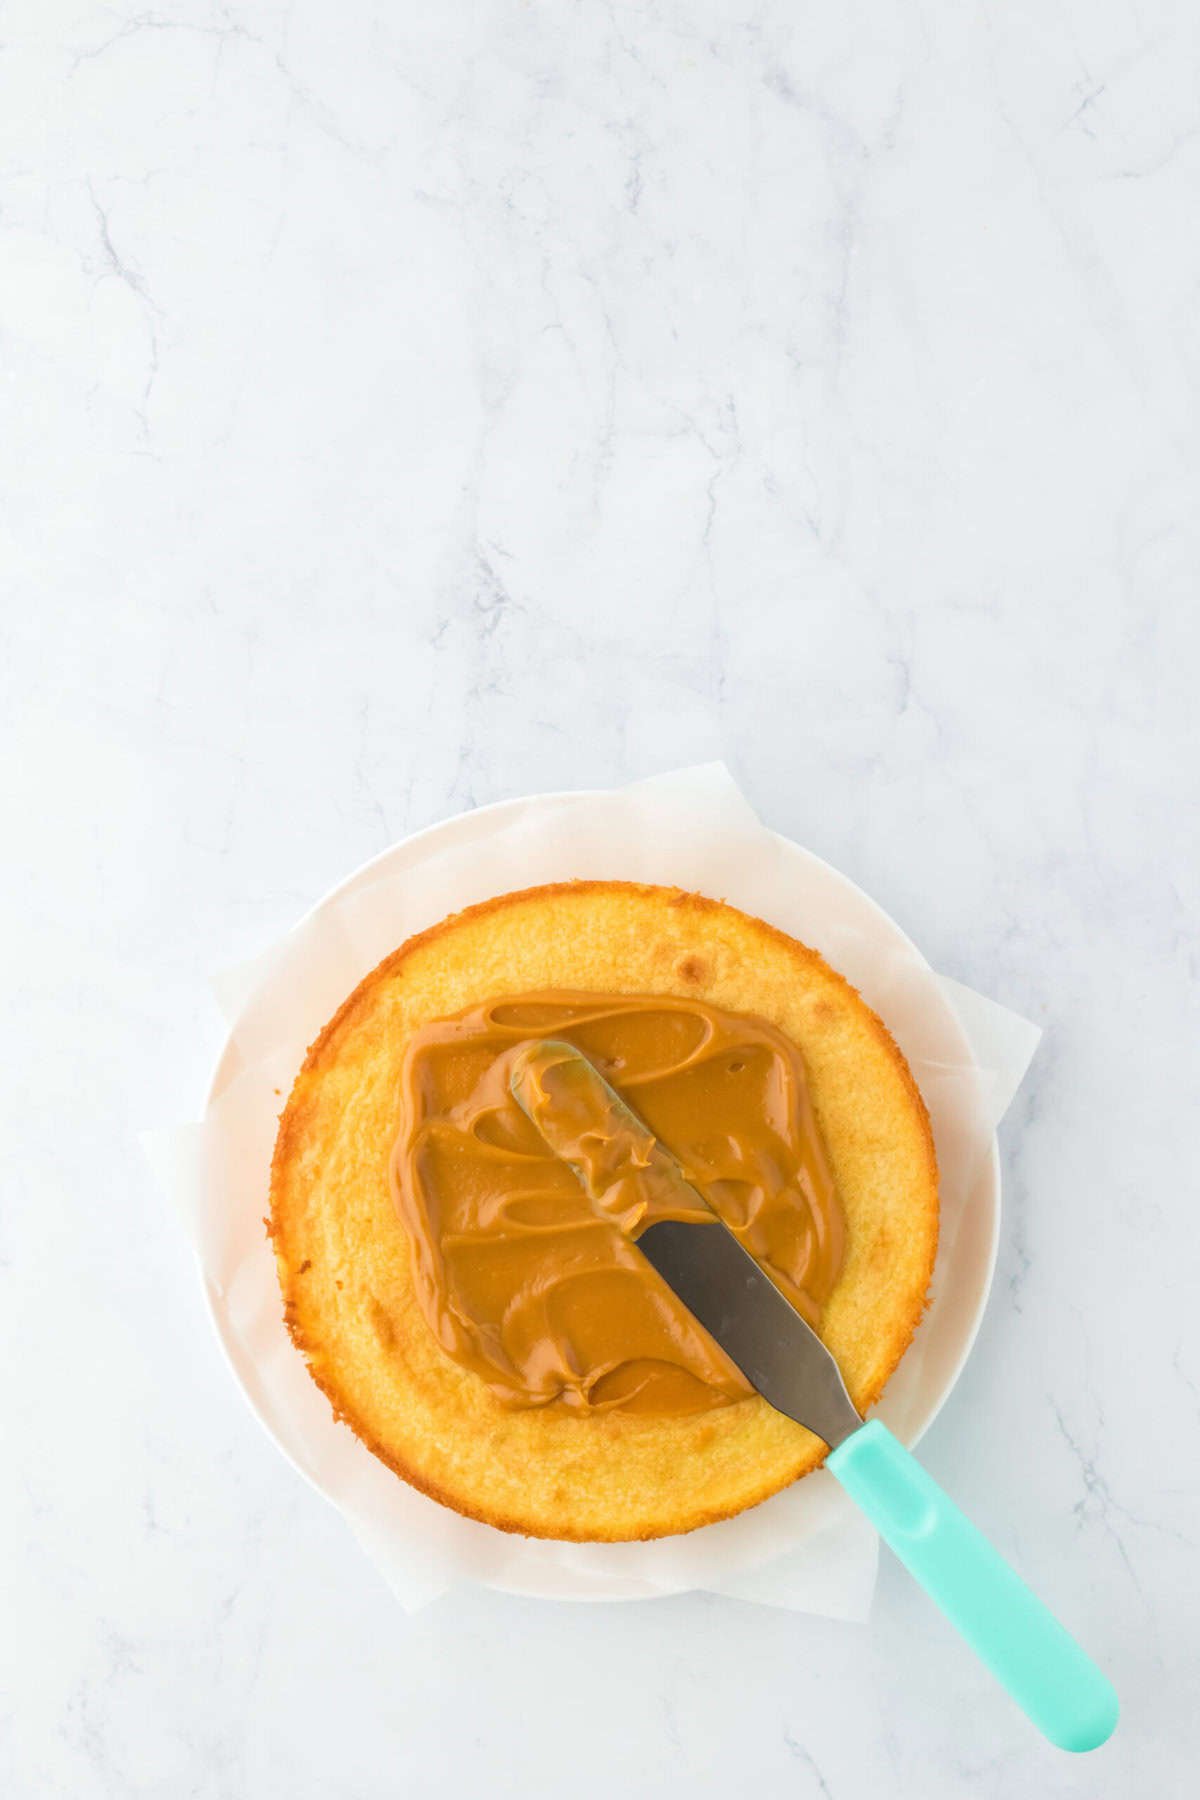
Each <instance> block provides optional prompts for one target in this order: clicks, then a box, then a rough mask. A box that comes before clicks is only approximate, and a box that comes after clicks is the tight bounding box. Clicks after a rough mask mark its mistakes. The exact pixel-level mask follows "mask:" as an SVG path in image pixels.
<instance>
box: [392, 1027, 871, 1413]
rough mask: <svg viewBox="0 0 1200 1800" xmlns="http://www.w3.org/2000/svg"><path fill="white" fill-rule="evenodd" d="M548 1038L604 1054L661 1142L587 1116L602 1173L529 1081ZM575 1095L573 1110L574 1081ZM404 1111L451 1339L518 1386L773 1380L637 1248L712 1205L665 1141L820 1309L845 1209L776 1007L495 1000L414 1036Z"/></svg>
mask: <svg viewBox="0 0 1200 1800" xmlns="http://www.w3.org/2000/svg"><path fill="white" fill-rule="evenodd" d="M546 1038H554V1039H561V1040H565V1041H566V1042H567V1043H569V1044H572V1045H574V1046H575V1048H576V1049H578V1050H580V1051H582V1052H583V1054H584V1055H585V1056H586V1057H587V1058H588V1059H589V1060H590V1061H591V1062H592V1063H594V1065H595V1066H596V1068H597V1069H598V1070H599V1071H600V1072H601V1074H602V1075H603V1076H604V1077H605V1080H606V1081H608V1082H609V1083H610V1084H611V1086H612V1087H613V1088H614V1089H615V1090H616V1092H617V1093H618V1095H619V1096H620V1097H621V1098H622V1099H623V1100H624V1101H625V1102H626V1103H627V1104H628V1106H629V1107H630V1108H631V1109H632V1110H633V1112H634V1113H635V1114H636V1115H637V1118H638V1119H639V1120H640V1121H643V1122H644V1124H645V1125H646V1127H648V1131H647V1133H646V1141H645V1143H644V1144H641V1145H638V1144H634V1143H633V1142H632V1141H631V1139H630V1137H629V1133H628V1131H613V1132H611V1133H610V1134H609V1138H608V1140H607V1147H606V1137H605V1132H606V1129H607V1127H606V1122H605V1121H603V1120H594V1119H593V1120H589V1119H587V1118H585V1117H582V1116H580V1117H578V1118H577V1119H576V1120H575V1124H576V1125H577V1127H578V1129H579V1131H580V1132H581V1133H583V1134H585V1135H587V1137H588V1144H589V1147H588V1156H589V1157H590V1158H591V1159H592V1160H591V1171H592V1176H593V1178H592V1179H589V1180H588V1182H587V1189H586V1190H585V1186H584V1185H583V1184H582V1183H581V1181H580V1180H579V1179H577V1178H576V1175H575V1174H574V1173H573V1172H572V1170H571V1168H570V1167H569V1166H568V1164H567V1163H566V1162H565V1161H562V1160H560V1159H559V1157H558V1156H556V1155H554V1154H553V1153H552V1152H551V1151H550V1149H549V1147H548V1145H547V1143H546V1141H545V1139H544V1138H543V1136H542V1135H541V1133H540V1132H539V1131H538V1130H537V1128H536V1127H535V1126H534V1125H533V1124H532V1123H531V1121H530V1120H529V1118H527V1117H526V1115H525V1113H524V1112H523V1111H522V1109H521V1107H520V1105H519V1104H518V1103H517V1100H516V1099H515V1098H514V1096H513V1094H512V1091H511V1088H510V1080H511V1078H512V1073H513V1068H514V1064H515V1063H516V1061H517V1059H518V1058H519V1057H520V1056H521V1055H522V1054H523V1053H524V1054H525V1056H526V1057H527V1058H528V1056H529V1053H530V1046H531V1043H533V1042H536V1041H537V1040H541V1039H546ZM552 1097H553V1096H552ZM557 1103H558V1104H559V1105H560V1106H565V1107H567V1108H569V1107H570V1105H571V1095H570V1093H569V1092H568V1091H567V1090H566V1089H565V1088H564V1089H562V1090H561V1091H557ZM401 1113H402V1118H401V1125H400V1131H399V1135H398V1136H397V1139H396V1142H395V1146H394V1149H393V1153H392V1159H391V1177H392V1186H393V1192H394V1195H395V1198H396V1203H397V1206H398V1208H399V1211H400V1216H401V1218H402V1220H403V1222H404V1225H405V1227H406V1229H407V1231H408V1234H409V1238H410V1241H411V1246H412V1267H413V1279H414V1285H415V1289H416V1293H417V1297H418V1301H419V1303H420V1306H421V1309H422V1311H423V1312H424V1315H425V1317H426V1319H427V1320H428V1322H429V1324H430V1326H431V1327H432V1329H433V1331H434V1332H435V1334H436V1336H437V1338H438V1340H439V1342H440V1343H441V1344H442V1346H443V1348H444V1349H445V1350H447V1351H448V1352H449V1354H450V1355H451V1356H453V1357H454V1358H455V1359H456V1360H457V1361H458V1362H460V1363H462V1364H463V1365H464V1366H465V1367H467V1368H469V1369H471V1370H473V1371H474V1372H475V1373H476V1374H477V1375H479V1376H480V1377H481V1378H482V1379H483V1380H484V1381H485V1382H486V1383H487V1384H488V1386H489V1387H490V1388H491V1389H492V1391H493V1393H495V1394H496V1395H497V1396H498V1397H499V1398H500V1399H501V1400H503V1401H504V1402H506V1403H507V1404H509V1405H512V1406H544V1405H548V1404H552V1403H558V1404H565V1405H566V1406H569V1407H571V1408H574V1409H578V1410H579V1411H581V1412H595V1411H602V1410H610V1409H615V1408H620V1409H622V1410H624V1411H628V1412H641V1413H656V1414H669V1413H681V1412H698V1411H703V1410H704V1409H706V1408H709V1407H714V1406H724V1405H728V1404H729V1403H730V1402H731V1401H734V1400H740V1399H744V1398H745V1397H746V1395H748V1394H749V1393H750V1392H751V1389H750V1387H749V1385H748V1383H747V1382H746V1380H745V1378H744V1376H742V1375H741V1373H740V1372H739V1371H738V1370H737V1369H735V1368H734V1366H733V1364H732V1363H731V1362H730V1361H729V1360H728V1358H727V1357H726V1356H725V1354H724V1352H723V1351H722V1350H721V1349H720V1348H719V1347H718V1346H717V1345H716V1344H715V1343H714V1342H713V1340H712V1339H711V1338H710V1337H709V1336H708V1334H707V1333H706V1332H705V1331H704V1330H703V1329H702V1328H701V1327H700V1326H699V1325H697V1323H696V1322H695V1320H694V1319H693V1318H692V1316H691V1314H690V1313H689V1312H688V1311H687V1309H686V1307H684V1305H683V1304H682V1302H681V1301H679V1300H678V1299H677V1298H676V1297H675V1295H674V1294H673V1293H672V1292H671V1290H670V1289H669V1288H668V1287H667V1286H666V1284H665V1283H664V1282H663V1281H662V1280H661V1279H660V1277H659V1276H658V1275H657V1273H656V1272H655V1271H654V1270H653V1269H652V1268H651V1266H650V1264H649V1263H648V1262H646V1260H645V1259H644V1258H643V1257H642V1256H641V1255H640V1254H639V1253H638V1251H637V1248H636V1243H635V1238H636V1234H637V1233H638V1232H640V1231H641V1230H644V1229H645V1227H646V1226H648V1225H650V1224H652V1223H653V1222H654V1221H655V1220H656V1219H659V1218H667V1217H670V1218H681V1217H689V1216H693V1215H692V1214H691V1213H689V1211H688V1208H687V1206H686V1204H685V1205H682V1206H681V1204H680V1190H679V1184H678V1182H677V1181H675V1180H674V1179H662V1180H658V1179H656V1169H657V1168H658V1167H659V1164H658V1161H657V1159H658V1158H659V1157H660V1156H661V1152H660V1151H659V1150H658V1147H657V1144H656V1142H655V1140H659V1141H660V1142H661V1145H662V1146H663V1147H664V1149H665V1150H666V1151H667V1152H669V1154H670V1156H671V1157H673V1158H674V1159H675V1161H676V1162H677V1163H678V1164H679V1165H680V1167H681V1168H682V1170H683V1173H684V1175H685V1177H686V1179H687V1181H688V1182H689V1183H690V1184H691V1185H692V1186H693V1187H695V1188H696V1189H697V1190H698V1191H699V1193H700V1194H701V1195H702V1196H703V1199H704V1201H706V1202H707V1204H708V1205H709V1206H710V1207H711V1208H712V1209H713V1210H714V1211H715V1212H716V1213H718V1214H719V1215H720V1217H721V1218H722V1219H723V1220H724V1222H725V1223H726V1225H728V1226H729V1228H730V1229H731V1230H732V1231H733V1232H735V1233H736V1235H737V1236H738V1237H739V1238H740V1239H741V1241H742V1243H743V1244H744V1245H745V1247H746V1249H747V1250H749V1251H750V1253H751V1254H752V1255H753V1256H755V1257H756V1258H757V1259H758V1261H759V1262H760V1263H761V1264H762V1266H763V1267H764V1268H765V1269H766V1271H767V1272H768V1274H769V1275H770V1276H771V1277H772V1279H773V1280H774V1281H775V1282H776V1283H777V1285H778V1286H779V1287H780V1288H781V1289H782V1290H783V1292H784V1293H785V1294H786V1295H787V1297H788V1299H789V1300H790V1301H791V1302H792V1304H793V1305H794V1306H795V1307H796V1308H797V1309H798V1310H799V1311H800V1312H801V1313H802V1314H803V1315H804V1317H805V1318H806V1319H807V1320H808V1321H809V1323H810V1324H812V1325H817V1324H818V1323H819V1320H820V1315H821V1311H822V1309H823V1307H824V1305H825V1302H826V1301H827V1299H828V1298H829V1295H830V1293H831V1291H832V1289H833V1286H834V1283H835V1282H836V1280H837V1278H838V1274H839V1272H840V1269H841V1263H842V1253H843V1242H844V1226H843V1219H842V1213H841V1208H840V1206H839V1204H838V1199H837V1194H836V1191H835V1188H834V1184H833V1180H832V1176H831V1174H830V1170H829V1165H828V1161H827V1158H826V1155H825V1150H824V1147H823V1145H822V1143H821V1138H820V1134H819V1131H818V1129H817V1124H816V1120H815V1118H814V1116H813V1109H812V1104H811V1101H810V1099H809V1094H808V1087H807V1083H806V1080H805V1073H804V1063H803V1059H802V1057H801V1055H800V1052H799V1051H798V1050H797V1048H796V1047H795V1045H794V1044H792V1043H791V1042H790V1040H789V1039H787V1038H786V1037H784V1036H783V1034H782V1033H781V1032H779V1031H777V1030H775V1028H774V1027H773V1026H771V1025H769V1024H767V1023H766V1021H765V1020H762V1019H756V1018H748V1017H743V1016H742V1015H740V1014H736V1013H729V1012H725V1011H722V1010H721V1009H719V1008H717V1007H714V1006H709V1005H707V1004H706V1003H705V1002H703V1001H699V1000H689V999H677V998H675V997H673V996H659V995H614V994H580V993H566V992H546V993H536V994H527V995H522V996H520V997H519V998H505V999H500V1000H491V1001H486V1002H484V1003H483V1004H482V1005H478V1006H474V1007H471V1008H469V1009H468V1010H467V1011H465V1012H463V1013H460V1014H458V1015H457V1016H456V1017H454V1018H450V1019H442V1020H437V1021H435V1022H433V1023H431V1024H429V1025H426V1026H423V1027H422V1028H421V1029H420V1030H418V1031H417V1032H416V1033H415V1034H414V1036H413V1038H412V1040H411V1042H410V1044H409V1046H408V1050H407V1053H406V1056H405V1062H404V1073H403V1079H402V1092H401ZM561 1122H562V1121H561V1120H560V1123H561ZM606 1159H609V1160H610V1161H611V1171H610V1173H612V1174H615V1176H616V1177H617V1178H616V1179H615V1180H609V1179H606V1177H605V1165H606ZM618 1165H620V1166H618ZM631 1169H632V1171H633V1173H632V1175H629V1174H628V1171H630V1170H631ZM587 1190H590V1193H589V1191H587ZM695 1216H697V1219H698V1221H699V1217H700V1214H699V1213H697V1214H696V1215H695Z"/></svg>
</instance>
